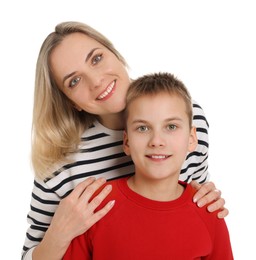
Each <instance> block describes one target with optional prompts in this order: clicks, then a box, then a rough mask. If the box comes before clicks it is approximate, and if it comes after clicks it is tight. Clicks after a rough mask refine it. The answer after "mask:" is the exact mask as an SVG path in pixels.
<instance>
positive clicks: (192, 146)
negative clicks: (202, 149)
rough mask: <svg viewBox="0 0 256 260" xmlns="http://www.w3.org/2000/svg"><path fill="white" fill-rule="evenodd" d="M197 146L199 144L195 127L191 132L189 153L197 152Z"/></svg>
mask: <svg viewBox="0 0 256 260" xmlns="http://www.w3.org/2000/svg"><path fill="white" fill-rule="evenodd" d="M197 144H198V140H197V135H196V128H195V127H194V126H193V127H192V128H191V130H190V135H189V144H188V151H189V152H193V151H195V149H196V147H197Z"/></svg>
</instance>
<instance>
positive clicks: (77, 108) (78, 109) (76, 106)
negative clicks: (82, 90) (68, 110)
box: [73, 104, 82, 112]
mask: <svg viewBox="0 0 256 260" xmlns="http://www.w3.org/2000/svg"><path fill="white" fill-rule="evenodd" d="M73 107H74V108H75V109H76V110H77V111H79V112H81V111H82V108H81V107H80V106H78V105H76V104H73Z"/></svg>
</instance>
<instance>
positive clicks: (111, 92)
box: [97, 80, 116, 100]
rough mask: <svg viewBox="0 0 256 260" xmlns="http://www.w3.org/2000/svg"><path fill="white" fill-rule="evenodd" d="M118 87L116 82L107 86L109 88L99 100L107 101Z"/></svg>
mask: <svg viewBox="0 0 256 260" xmlns="http://www.w3.org/2000/svg"><path fill="white" fill-rule="evenodd" d="M115 85H116V81H115V80H114V81H113V82H112V83H111V84H109V85H108V86H107V88H106V89H105V90H104V91H103V92H102V93H101V94H100V95H99V96H98V97H97V100H106V99H108V98H109V97H110V96H111V94H113V92H114V88H115Z"/></svg>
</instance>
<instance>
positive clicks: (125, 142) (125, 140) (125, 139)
mask: <svg viewBox="0 0 256 260" xmlns="http://www.w3.org/2000/svg"><path fill="white" fill-rule="evenodd" d="M123 150H124V152H125V154H126V155H130V147H129V142H128V134H127V132H126V131H125V130H124V133H123Z"/></svg>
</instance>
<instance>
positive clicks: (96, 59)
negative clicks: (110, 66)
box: [92, 54, 102, 65]
mask: <svg viewBox="0 0 256 260" xmlns="http://www.w3.org/2000/svg"><path fill="white" fill-rule="evenodd" d="M101 59H102V54H97V55H95V56H94V57H93V58H92V64H93V65H94V64H97V63H98V62H100V61H101Z"/></svg>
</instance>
